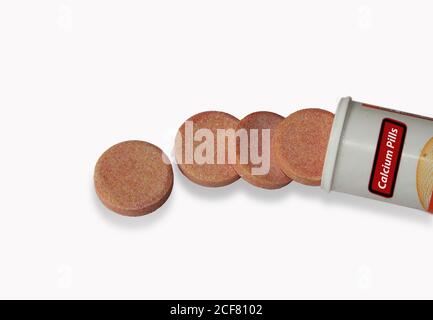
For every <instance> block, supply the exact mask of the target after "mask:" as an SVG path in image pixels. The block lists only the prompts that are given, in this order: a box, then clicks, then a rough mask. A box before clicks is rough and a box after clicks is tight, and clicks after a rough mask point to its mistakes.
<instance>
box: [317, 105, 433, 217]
mask: <svg viewBox="0 0 433 320" xmlns="http://www.w3.org/2000/svg"><path fill="white" fill-rule="evenodd" d="M322 188H323V189H325V190H326V191H328V192H329V191H338V192H343V193H349V194H353V195H357V196H362V197H366V198H371V199H376V200H381V201H385V202H389V203H393V204H397V205H401V206H406V207H410V208H416V209H421V210H425V211H428V212H430V213H433V199H432V198H433V119H430V118H426V117H422V116H417V115H413V114H408V113H404V112H400V111H395V110H391V109H385V108H381V107H377V106H373V105H369V104H365V103H360V102H356V101H353V100H352V99H351V98H343V99H341V101H340V104H339V106H338V110H337V113H336V115H335V120H334V124H333V127H332V131H331V137H330V141H329V146H328V150H327V154H326V159H325V165H324V169H323V177H322Z"/></svg>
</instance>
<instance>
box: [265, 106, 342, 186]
mask: <svg viewBox="0 0 433 320" xmlns="http://www.w3.org/2000/svg"><path fill="white" fill-rule="evenodd" d="M333 120H334V115H333V114H332V113H331V112H328V111H326V110H322V109H304V110H300V111H297V112H295V113H293V114H291V115H290V116H288V117H287V118H286V119H284V120H283V121H282V122H281V123H280V125H279V126H278V128H277V130H276V131H275V134H274V136H273V139H272V153H273V155H274V156H275V159H276V161H277V163H278V166H279V167H280V169H281V170H283V172H284V173H285V174H286V175H287V176H289V177H290V178H292V179H293V180H295V181H297V182H299V183H302V184H306V185H312V186H318V185H320V183H321V179H322V170H323V164H324V161H325V155H326V149H327V147H328V141H329V135H330V133H331V128H332V122H333Z"/></svg>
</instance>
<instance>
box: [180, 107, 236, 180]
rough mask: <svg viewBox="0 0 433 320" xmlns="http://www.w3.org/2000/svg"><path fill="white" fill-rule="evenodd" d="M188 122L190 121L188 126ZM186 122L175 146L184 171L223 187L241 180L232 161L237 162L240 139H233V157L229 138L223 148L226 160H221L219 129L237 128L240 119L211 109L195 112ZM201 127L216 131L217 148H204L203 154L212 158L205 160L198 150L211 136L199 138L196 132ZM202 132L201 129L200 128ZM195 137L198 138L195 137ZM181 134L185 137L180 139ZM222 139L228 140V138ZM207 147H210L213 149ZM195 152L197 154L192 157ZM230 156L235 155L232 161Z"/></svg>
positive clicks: (215, 141) (181, 128)
mask: <svg viewBox="0 0 433 320" xmlns="http://www.w3.org/2000/svg"><path fill="white" fill-rule="evenodd" d="M186 122H188V126H187V125H186ZM186 122H185V123H184V124H183V125H182V126H181V127H180V129H179V133H178V136H177V139H176V148H175V149H176V159H177V163H178V166H179V168H180V170H181V172H182V173H183V174H184V175H185V176H186V177H187V178H188V179H190V180H191V181H193V182H195V183H197V184H200V185H202V186H206V187H222V186H226V185H229V184H231V183H233V182H235V181H236V180H238V179H239V175H238V174H237V173H236V171H235V170H234V169H233V167H232V165H231V164H234V163H235V160H236V151H235V148H236V140H232V145H233V146H234V147H233V148H232V154H231V155H230V157H229V152H230V151H231V149H230V148H228V144H229V139H228V138H225V148H223V151H224V152H221V154H222V155H223V158H224V159H225V161H224V162H223V163H221V161H220V163H218V158H217V150H218V148H217V140H218V139H217V130H218V129H225V130H227V129H231V130H233V132H234V131H235V130H236V126H237V125H238V123H239V120H238V119H236V118H235V117H234V116H232V115H230V114H228V113H225V112H219V111H207V112H202V113H199V114H196V115H194V116H192V117H191V118H189V119H188V120H187V121H186ZM189 128H190V129H189ZM200 129H208V131H207V132H208V133H211V134H212V136H213V142H214V143H213V148H212V149H213V150H208V149H203V152H200V154H202V155H203V156H207V157H208V158H209V159H210V160H212V161H206V162H204V163H202V162H201V161H197V158H196V157H195V154H196V153H197V152H198V151H197V150H202V147H203V146H204V145H205V144H206V141H211V140H209V139H208V138H207V137H204V136H203V137H202V138H201V139H198V137H197V136H196V134H197V131H198V130H200ZM202 132H203V130H202ZM198 133H200V131H199V132H198ZM191 137H193V138H194V137H195V138H197V139H191ZM179 138H181V140H179ZM196 140H197V141H196ZM222 140H223V141H224V139H222ZM188 141H190V143H188ZM208 145H209V146H210V145H211V142H209V143H208ZM207 151H209V153H208V152H207ZM191 155H193V157H192V158H191ZM229 158H232V159H233V161H232V163H231V164H230V163H229Z"/></svg>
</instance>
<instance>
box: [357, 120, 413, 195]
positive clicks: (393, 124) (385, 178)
mask: <svg viewBox="0 0 433 320" xmlns="http://www.w3.org/2000/svg"><path fill="white" fill-rule="evenodd" d="M406 131H407V127H406V125H405V124H404V123H402V122H399V121H396V120H393V119H384V120H383V122H382V128H381V129H380V134H379V141H378V143H377V149H376V156H375V158H374V163H373V170H372V172H371V178H370V185H369V190H370V192H372V193H374V194H377V195H379V196H382V197H385V198H392V197H393V196H394V188H395V183H396V181H397V174H398V169H399V167H400V160H401V155H402V153H403V147H404V140H405V138H406ZM355 170H356V168H355Z"/></svg>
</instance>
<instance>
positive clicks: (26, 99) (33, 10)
mask: <svg viewBox="0 0 433 320" xmlns="http://www.w3.org/2000/svg"><path fill="white" fill-rule="evenodd" d="M432 10H433V3H432V2H431V1H395V0H394V1H347V0H345V1H343V0H342V1H305V0H304V1H296V2H295V1H270V0H267V1H252V0H248V1H235V0H219V1H206V0H196V1H192V0H183V1H177V0H172V1H168V0H158V1H156V0H155V1H90V0H82V1H79V0H62V1H54V0H52V1H30V0H29V1H17V0H2V1H1V2H0V110H1V113H0V134H1V136H0V142H1V144H0V147H1V159H0V194H1V198H0V199H1V207H0V297H2V298H144V299H158V298H174V299H178V298H185V299H189V298H202V299H207V298H216V299H218V298H226V299H231V298H244V299H248V298H255V299H268V298H273V299H274V298H275V299H280V298H281V299H282V298H285V299H287V298H433V253H432V252H433V250H432V245H433V218H432V217H430V216H429V215H428V214H425V213H423V212H417V211H414V210H411V209H406V208H401V207H393V206H389V205H386V204H384V203H378V202H377V203H376V202H374V201H371V200H364V199H358V198H353V197H351V196H347V195H342V194H326V193H324V192H323V191H321V190H320V189H319V188H311V187H304V186H300V185H297V184H294V183H293V184H291V185H289V186H288V187H286V188H284V189H281V190H279V191H265V190H260V189H256V188H254V187H252V186H249V185H247V184H246V183H245V182H243V181H238V182H237V183H235V184H233V185H231V186H230V187H227V188H221V189H206V188H202V187H199V186H196V185H194V184H192V183H190V182H189V181H187V180H186V179H185V178H184V177H183V176H181V174H180V173H179V171H178V170H177V168H175V186H174V190H173V193H172V196H171V198H170V199H169V201H168V202H167V203H166V205H165V206H164V207H163V208H161V209H160V210H159V211H158V212H156V213H154V214H152V215H149V216H145V217H141V218H136V219H131V218H124V217H121V216H118V215H115V214H113V213H111V212H109V211H108V210H106V209H105V208H104V207H103V206H102V205H101V204H100V202H99V201H98V200H97V198H96V196H95V192H94V189H93V180H92V175H93V168H94V165H95V163H96V161H97V159H98V157H99V156H100V154H101V153H102V152H103V151H105V149H107V148H108V147H110V146H111V145H113V144H115V143H117V142H120V141H123V140H129V139H142V140H147V141H149V142H152V143H155V144H157V145H159V146H161V147H162V148H163V149H164V150H165V151H166V152H167V153H169V152H170V150H171V148H172V143H173V140H174V136H175V133H176V130H177V128H178V127H179V126H180V125H181V123H182V122H183V121H184V120H186V119H187V118H188V117H190V116H191V115H193V114H195V113H197V112H200V111H204V110H209V109H217V110H223V111H227V112H230V113H232V114H233V115H235V116H237V117H243V116H245V115H247V114H248V113H250V112H253V111H257V110H270V111H274V112H277V113H280V114H282V115H288V114H290V113H291V112H293V111H295V110H296V109H297V108H300V107H322V108H326V109H328V110H331V111H334V110H335V107H336V104H337V102H338V100H339V98H340V97H341V96H346V95H351V96H353V98H354V99H356V100H358V101H363V102H369V103H374V104H378V105H382V106H387V107H394V108H397V109H403V110H404V111H409V112H414V113H418V114H423V115H428V116H433V108H432V101H431V90H432V75H433V60H432V59H433V58H432V57H433V42H432V41H431V32H432V30H433V19H432V17H431V12H432Z"/></svg>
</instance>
